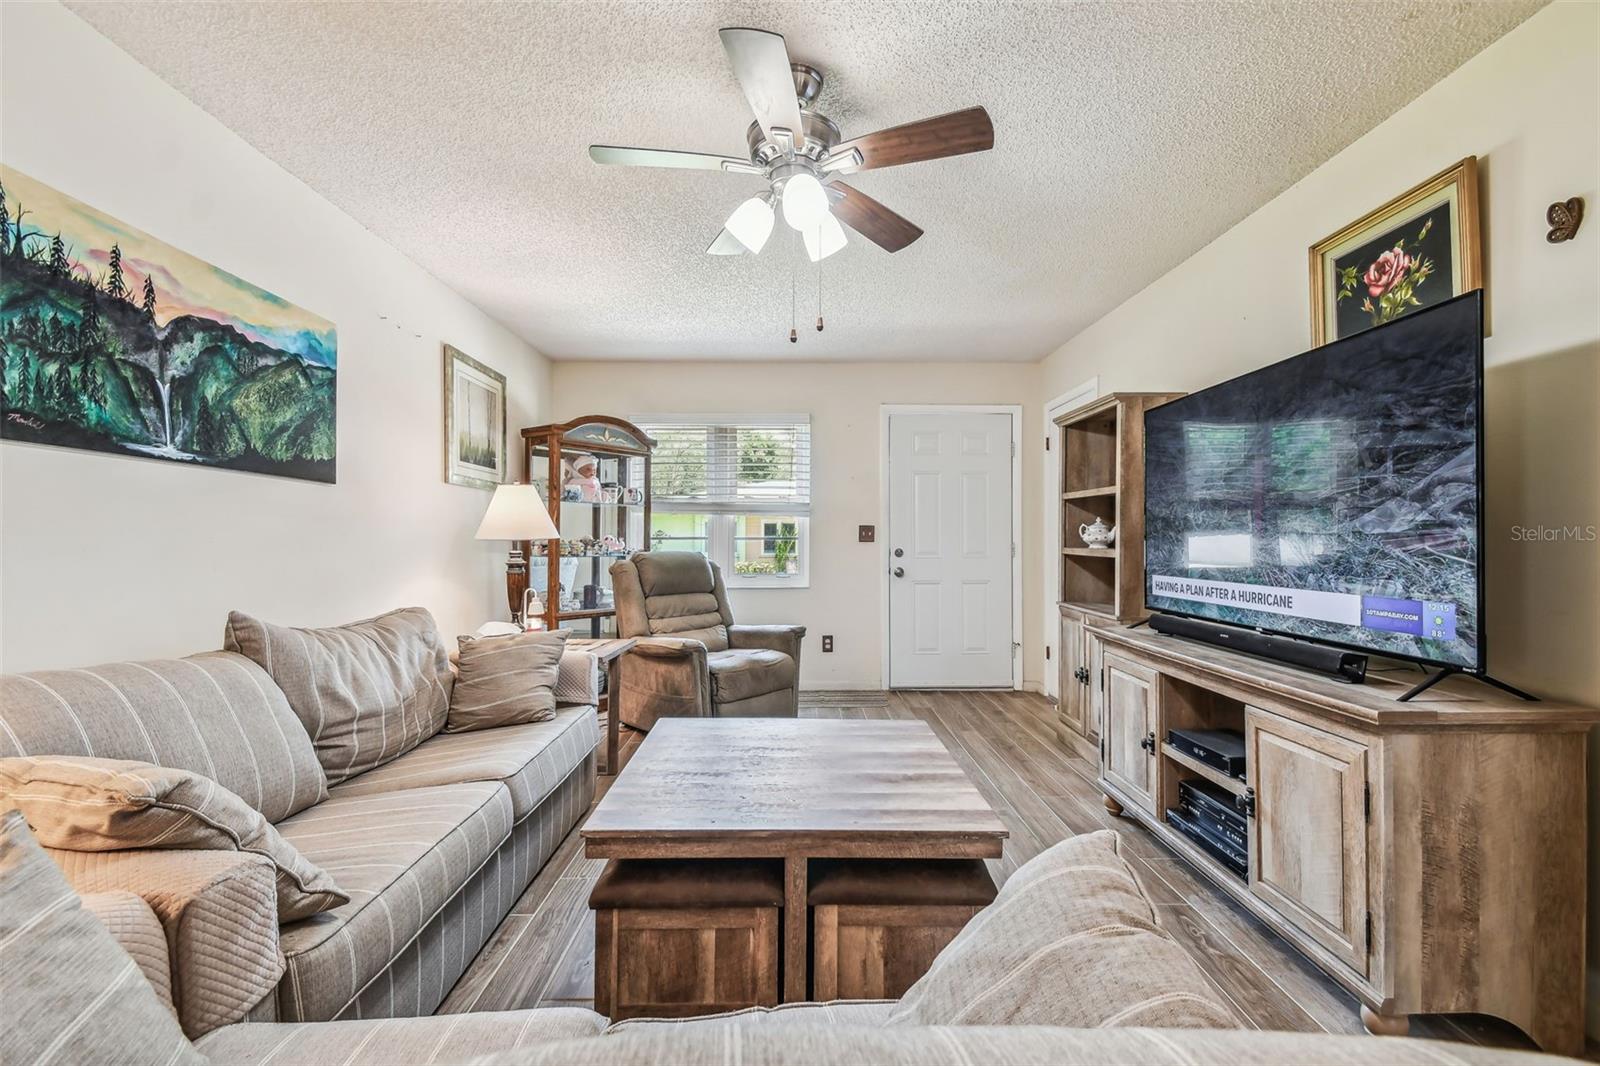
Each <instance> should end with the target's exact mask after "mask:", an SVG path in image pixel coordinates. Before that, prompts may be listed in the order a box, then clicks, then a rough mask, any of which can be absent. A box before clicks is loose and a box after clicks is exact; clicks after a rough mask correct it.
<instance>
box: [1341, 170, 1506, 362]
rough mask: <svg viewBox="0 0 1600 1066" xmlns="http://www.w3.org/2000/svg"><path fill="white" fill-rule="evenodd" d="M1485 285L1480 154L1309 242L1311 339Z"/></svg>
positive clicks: (1374, 323) (1369, 324)
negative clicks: (1316, 240)
mask: <svg viewBox="0 0 1600 1066" xmlns="http://www.w3.org/2000/svg"><path fill="white" fill-rule="evenodd" d="M1482 287H1483V245H1482V236H1481V232H1480V229H1479V225H1478V159H1477V157H1476V156H1468V157H1467V158H1466V159H1463V160H1461V162H1459V163H1456V164H1455V165H1454V166H1451V167H1450V168H1449V169H1447V170H1444V171H1441V172H1440V173H1438V174H1435V175H1434V176H1433V177H1431V178H1429V179H1428V180H1427V181H1425V182H1423V183H1422V184H1420V185H1418V186H1416V187H1415V188H1412V189H1409V190H1407V191H1406V192H1403V193H1401V194H1400V195H1399V196H1397V197H1395V198H1394V199H1393V200H1390V201H1389V202H1388V203H1386V204H1384V205H1383V206H1382V207H1380V208H1378V209H1377V210H1375V211H1371V212H1369V213H1368V214H1366V215H1363V216H1362V217H1361V218H1358V219H1356V220H1355V221H1354V222H1352V223H1350V224H1349V225H1348V226H1345V227H1344V228H1343V229H1341V230H1339V231H1338V232H1337V233H1333V234H1330V235H1329V236H1328V237H1325V238H1324V239H1322V240H1320V241H1318V242H1317V243H1316V244H1314V245H1312V246H1311V344H1312V346H1313V347H1317V346H1320V345H1323V344H1327V343H1328V342H1329V341H1336V340H1338V339H1339V338H1340V337H1348V336H1350V335H1351V334H1353V333H1360V332H1361V331H1362V330H1365V329H1371V328H1372V327H1373V326H1381V325H1383V324H1384V323H1385V322H1392V321H1394V320H1395V319H1397V318H1401V317H1403V316H1405V315H1408V314H1410V313H1411V312H1412V311H1417V310H1420V309H1421V308H1424V307H1431V306H1432V305H1434V304H1437V303H1443V302H1444V301H1445V300H1448V299H1450V298H1451V297H1453V296H1459V295H1460V294H1462V293H1464V292H1471V291H1472V290H1473V289H1479V288H1482Z"/></svg>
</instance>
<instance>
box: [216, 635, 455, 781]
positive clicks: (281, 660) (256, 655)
mask: <svg viewBox="0 0 1600 1066" xmlns="http://www.w3.org/2000/svg"><path fill="white" fill-rule="evenodd" d="M223 646H224V647H226V648H227V649H228V650H229V651H237V652H240V653H242V654H244V655H247V656H249V657H250V658H251V659H254V660H255V661H256V662H257V663H259V664H260V665H261V667H262V668H263V669H265V670H266V671H267V673H269V674H271V675H272V679H273V680H274V681H276V682H277V683H278V687H280V688H281V689H283V692H284V695H286V696H287V697H288V698H289V706H290V707H292V708H293V709H294V713H295V714H296V715H297V716H298V717H299V719H300V721H301V723H302V725H304V727H305V730H306V732H308V733H310V734H311V742H312V744H313V745H314V746H315V748H316V752H317V760H318V762H320V763H321V764H322V769H323V771H324V772H325V773H326V774H327V776H328V783H329V784H337V783H338V782H340V781H343V780H345V779H346V778H349V777H354V776H355V775H356V774H360V773H365V772H366V771H367V770H370V769H372V768H373V767H374V766H382V765H383V764H384V763H386V762H388V761H389V760H390V759H393V758H396V757H398V756H401V755H404V754H405V753H406V752H408V751H410V750H411V749H412V748H414V747H416V746H417V745H418V744H420V743H422V742H423V741H424V740H426V739H427V738H429V737H431V736H433V735H434V734H435V733H437V732H439V730H440V729H442V728H444V719H445V713H446V711H447V710H448V709H449V706H450V684H451V674H450V657H449V653H448V651H447V650H446V648H445V646H444V642H443V641H441V640H440V639H439V630H438V627H436V626H435V625H434V623H433V616H432V615H430V614H429V613H428V612H427V611H425V610H423V609H422V608H420V607H408V608H405V609H403V610H399V611H390V612H389V613H388V614H382V615H379V616H378V617H376V618H368V619H366V620H365V621H361V622H351V623H350V624H348V625H342V626H333V627H331V628H328V629H292V628H289V627H286V626H276V625H269V624H268V623H266V622H262V621H260V620H258V619H255V618H252V617H250V616H249V615H247V614H243V613H241V612H239V611H233V612H231V613H230V614H229V615H228V628H227V632H226V633H225V635H224V643H223Z"/></svg>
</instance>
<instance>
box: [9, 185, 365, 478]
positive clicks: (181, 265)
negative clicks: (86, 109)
mask: <svg viewBox="0 0 1600 1066" xmlns="http://www.w3.org/2000/svg"><path fill="white" fill-rule="evenodd" d="M0 219H3V222H0V354H3V356H4V369H3V373H0V392H3V396H0V400H3V413H0V431H3V432H0V435H3V436H4V437H5V438H6V439H8V440H18V441H28V442H31V443H35V444H48V445H55V446H58V447H63V448H83V449H89V450H93V451H101V452H114V453H119V454H125V455H137V456H147V457H152V458H156V459H165V460H169V461H174V462H184V463H193V464H200V465H207V466H218V467H226V468H229V469H234V470H248V471H252V472H255V473H261V474H273V475H277V476H281V477H292V478H302V479H306V480H311V481H325V482H332V481H334V480H335V469H336V466H335V464H336V450H337V443H338V436H337V432H336V422H335V411H336V393H337V390H336V379H337V373H338V360H337V352H338V344H337V337H336V334H335V330H334V326H333V323H331V322H329V321H328V320H326V319H324V318H321V317H319V316H317V315H315V314H312V313H311V312H310V311H307V310H305V309H304V308H301V307H296V306H295V305H294V304H292V303H290V302H288V301H287V300H285V299H283V298H282V297H279V296H275V295H273V294H272V293H270V292H267V291H266V290H265V289H261V288H258V287H257V286H255V285H252V284H250V283H249V282H248V281H245V280H243V279H242V278H238V277H235V276H234V275H232V274H230V273H228V272H227V271H225V270H221V269H219V268H217V267H215V266H212V265H211V264H210V263H207V262H204V261H203V260H200V259H197V258H195V257H194V256H192V255H189V254H188V253H187V252H183V251H180V250H179V249H177V248H174V247H172V246H171V245H170V244H167V243H165V242H163V241H161V240H158V239H157V238H155V237H152V236H150V235H149V234H148V233H145V232H143V231H142V230H139V229H136V228H134V227H133V226H130V225H128V224H126V223H124V222H121V221H119V220H117V219H115V218H112V217H111V216H110V215H106V214H104V213H102V212H100V211H97V210H95V209H94V208H93V207H90V206H89V205H88V204H85V203H81V202H79V201H78V200H75V199H73V198H72V197H70V196H67V195H66V194H64V193H61V192H58V191H57V190H55V189H53V188H51V187H50V186H48V185H45V184H44V183H43V182H39V181H35V180H33V179H32V178H29V177H28V176H27V175H25V174H22V173H20V172H18V171H16V170H13V169H11V168H10V167H7V166H4V165H0Z"/></svg>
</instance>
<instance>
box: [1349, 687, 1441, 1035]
mask: <svg viewBox="0 0 1600 1066" xmlns="http://www.w3.org/2000/svg"><path fill="white" fill-rule="evenodd" d="M1460 672H1461V671H1460V670H1457V669H1456V668H1455V667H1453V666H1446V667H1445V668H1444V669H1442V670H1440V671H1439V672H1438V673H1436V674H1434V675H1433V676H1432V677H1430V678H1428V679H1427V680H1425V681H1418V682H1417V683H1416V684H1415V685H1412V686H1411V687H1410V688H1408V689H1406V692H1405V695H1403V696H1399V697H1397V702H1399V703H1404V702H1406V701H1407V700H1409V699H1410V698H1411V697H1413V696H1420V695H1422V693H1424V692H1426V691H1428V690H1429V689H1430V688H1432V687H1433V686H1435V685H1437V684H1438V683H1439V682H1441V681H1443V680H1444V679H1445V678H1447V677H1449V676H1450V675H1451V674H1459V673H1460ZM1365 1009H1366V1008H1365V1007H1363V1008H1362V1010H1365Z"/></svg>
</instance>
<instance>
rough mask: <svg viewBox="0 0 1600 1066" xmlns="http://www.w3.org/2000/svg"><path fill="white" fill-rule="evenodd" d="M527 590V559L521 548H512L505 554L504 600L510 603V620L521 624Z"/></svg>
mask: <svg viewBox="0 0 1600 1066" xmlns="http://www.w3.org/2000/svg"><path fill="white" fill-rule="evenodd" d="M527 591H528V561H527V559H525V558H523V555H522V549H521V548H512V549H511V554H510V555H508V556H506V602H507V603H509V604H510V605H511V621H512V622H514V623H516V624H517V625H519V626H520V625H522V624H523V619H522V601H523V598H524V596H525V595H526V594H527Z"/></svg>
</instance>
